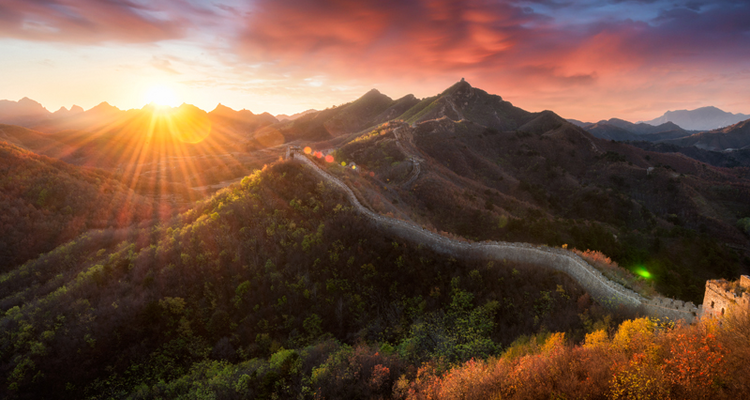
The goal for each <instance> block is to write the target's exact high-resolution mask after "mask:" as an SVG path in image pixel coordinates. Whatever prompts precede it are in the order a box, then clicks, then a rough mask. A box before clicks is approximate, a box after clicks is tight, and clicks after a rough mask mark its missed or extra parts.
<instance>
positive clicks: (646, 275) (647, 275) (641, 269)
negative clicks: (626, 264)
mask: <svg viewBox="0 0 750 400" xmlns="http://www.w3.org/2000/svg"><path fill="white" fill-rule="evenodd" d="M633 271H634V272H635V273H636V274H638V275H640V276H641V277H643V278H645V279H651V273H650V272H648V270H646V268H644V267H642V266H638V267H635V269H634V270H633Z"/></svg>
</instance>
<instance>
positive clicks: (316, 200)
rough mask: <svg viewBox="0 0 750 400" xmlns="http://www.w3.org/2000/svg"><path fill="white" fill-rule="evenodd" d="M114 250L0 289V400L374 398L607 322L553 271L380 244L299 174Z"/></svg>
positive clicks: (59, 257)
mask: <svg viewBox="0 0 750 400" xmlns="http://www.w3.org/2000/svg"><path fill="white" fill-rule="evenodd" d="M117 239H122V238H120V237H118V236H117V235H114V234H113V233H112V232H108V231H102V232H99V233H95V234H91V235H87V236H84V237H82V238H80V239H78V240H76V241H75V242H71V243H70V244H68V245H66V246H61V247H58V248H57V249H55V251H53V252H51V253H48V254H46V255H44V256H42V257H40V258H38V259H36V260H33V261H30V262H28V263H26V264H25V265H24V266H23V267H21V268H18V269H15V270H13V271H12V272H9V273H6V274H5V275H3V276H2V277H0V309H1V310H2V312H4V317H3V318H2V320H0V325H2V327H3V328H2V337H1V341H0V362H1V363H2V364H0V370H2V371H5V372H3V376H2V379H3V382H4V385H5V387H4V389H3V396H5V397H18V398H38V397H56V398H61V397H68V398H81V397H94V398H98V397H102V396H104V395H105V394H106V395H107V396H114V397H125V396H127V395H128V394H129V393H130V394H133V396H136V397H137V396H143V397H160V396H167V397H172V394H174V395H177V394H180V393H194V394H195V393H202V392H201V390H203V389H201V387H203V386H204V385H203V384H201V383H196V384H195V385H193V383H191V382H192V381H195V380H201V379H204V378H206V379H216V380H217V381H216V382H217V383H218V382H219V381H220V380H222V379H238V382H241V383H237V382H232V386H231V390H234V391H235V392H236V393H255V394H258V393H268V394H269V396H270V394H271V393H275V394H276V395H278V396H281V397H291V396H292V395H291V394H292V393H300V391H301V392H303V393H308V392H305V391H304V390H307V389H304V390H303V388H304V387H308V388H310V390H311V391H312V392H309V393H310V395H311V396H312V394H314V393H316V392H318V390H322V392H321V393H324V394H325V393H328V395H327V396H329V397H338V396H339V395H338V394H336V393H355V394H352V395H356V393H381V394H382V393H385V392H383V391H384V390H385V391H386V392H387V391H390V390H391V389H390V388H391V386H390V385H392V383H393V382H394V381H395V380H396V379H397V378H398V377H399V376H400V375H401V374H402V373H404V371H408V370H412V369H411V368H413V367H411V366H418V365H420V364H421V363H422V362H427V361H429V360H433V361H435V362H438V361H439V360H442V361H440V362H441V363H443V364H444V365H446V366H447V365H450V363H453V362H462V361H466V360H469V359H471V358H485V357H488V356H491V355H496V354H499V353H498V352H499V351H500V350H501V349H502V348H503V346H507V345H509V344H510V342H512V341H513V339H514V338H516V337H517V336H519V335H523V334H526V335H529V334H533V333H535V332H539V331H540V330H546V331H565V332H569V334H570V335H571V336H572V337H575V336H578V337H583V335H584V334H585V332H586V324H590V323H592V322H591V321H596V320H598V319H605V315H606V313H605V312H604V311H603V310H602V309H601V308H600V307H598V306H596V305H594V304H592V303H591V301H590V300H588V295H586V294H585V293H584V292H583V291H582V290H581V289H580V288H579V287H578V286H577V285H576V284H574V283H573V282H572V281H571V280H570V279H569V278H568V277H567V276H565V275H562V274H549V273H548V272H547V271H544V270H540V269H538V268H534V267H532V266H528V265H513V264H507V265H494V264H492V263H488V262H486V261H472V262H459V261H457V260H454V259H451V258H446V257H442V256H439V255H437V254H435V253H433V252H431V251H428V250H426V249H423V248H420V247H419V246H413V245H409V244H406V243H404V242H403V241H401V240H397V239H394V238H391V237H383V236H382V234H381V233H378V232H375V231H374V228H373V227H370V226H369V225H368V224H367V223H366V222H365V221H363V220H361V217H360V216H359V215H358V214H357V213H356V212H354V211H353V210H351V209H350V207H348V206H346V201H345V199H344V197H343V196H342V195H341V193H339V192H338V191H335V190H333V189H330V188H327V187H326V186H325V185H323V184H322V183H320V182H319V181H317V180H316V179H315V178H314V175H312V173H311V172H309V171H308V170H306V169H305V168H304V167H302V166H300V165H298V164H290V163H282V164H277V165H275V166H273V167H271V168H268V169H266V170H265V171H262V172H261V171H258V172H257V173H255V174H254V175H252V176H249V177H247V178H245V179H244V180H243V181H242V183H241V184H237V185H234V186H232V187H230V188H228V189H225V190H223V191H221V192H219V193H218V194H217V195H215V196H214V197H212V198H211V199H210V200H208V201H206V202H201V203H199V204H198V205H197V206H196V207H195V208H194V209H193V210H191V211H189V212H187V213H185V214H182V215H180V216H179V218H176V219H175V220H174V221H172V222H170V223H165V224H163V225H159V226H156V227H153V228H144V229H141V230H140V231H138V232H134V233H133V234H132V235H131V236H130V237H127V238H125V240H124V241H119V240H117ZM580 315H584V316H585V317H583V318H582V317H581V316H580ZM607 318H611V317H607ZM378 365H380V367H377V366H378ZM376 367H377V368H376ZM356 371H363V372H361V373H359V372H356ZM305 374H309V375H308V378H304V379H307V380H303V377H304V376H305ZM342 374H343V375H342ZM244 375H247V377H243V376H244ZM160 382H161V383H160ZM196 385H197V386H196ZM223 385H224V384H223V383H222V384H221V385H220V386H221V387H222V388H227V387H225V386H223ZM352 385H353V387H354V388H353V389H352V388H350V387H351V386H352ZM358 385H359V386H358ZM362 385H365V386H367V387H366V388H365V387H363V386H362ZM368 385H369V386H368ZM209 386H210V385H209ZM336 388H338V389H336ZM206 390H208V389H206ZM222 390H224V389H222ZM328 390H330V391H328ZM351 390H355V392H351ZM356 391H361V392H356ZM195 395H196V396H197V394H195ZM237 396H239V394H237ZM295 396H296V395H295Z"/></svg>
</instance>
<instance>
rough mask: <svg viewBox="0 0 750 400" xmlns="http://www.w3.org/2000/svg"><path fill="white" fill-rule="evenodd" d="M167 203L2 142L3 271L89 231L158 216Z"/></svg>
mask: <svg viewBox="0 0 750 400" xmlns="http://www.w3.org/2000/svg"><path fill="white" fill-rule="evenodd" d="M164 206H168V205H167V204H162V205H161V206H160V205H158V204H154V202H153V201H152V200H150V199H146V198H143V197H141V196H139V195H136V194H135V193H133V192H132V191H131V190H129V189H128V188H127V187H126V186H124V185H123V184H122V183H121V182H120V181H118V180H117V179H115V178H114V177H113V176H112V175H111V174H109V173H106V172H104V171H101V170H95V169H90V168H79V167H75V166H72V165H68V164H66V163H64V162H62V161H58V160H53V159H50V158H48V157H45V156H38V155H36V154H34V153H31V152H28V151H25V150H23V149H21V148H19V147H16V146H13V145H11V144H8V143H4V142H0V209H2V210H4V211H3V212H2V213H0V231H2V232H3V234H2V235H0V272H7V271H10V270H11V269H13V267H15V266H17V265H20V264H22V263H24V262H25V261H27V260H29V259H32V258H35V257H36V256H38V255H39V254H42V253H45V252H48V251H51V250H53V249H54V248H56V247H57V246H59V245H61V244H63V243H66V242H68V241H70V240H72V239H74V238H76V237H77V236H78V235H80V234H81V233H84V232H86V231H87V230H89V229H104V228H109V229H117V228H124V227H127V226H130V225H131V224H134V223H137V222H140V221H144V220H148V219H151V218H154V217H156V215H157V212H161V213H165V214H166V215H167V216H168V215H169V213H170V210H169V209H161V208H163V207H164Z"/></svg>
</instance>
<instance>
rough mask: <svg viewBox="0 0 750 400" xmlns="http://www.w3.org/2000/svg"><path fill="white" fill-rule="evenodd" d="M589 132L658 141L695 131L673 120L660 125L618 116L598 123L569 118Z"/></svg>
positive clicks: (608, 137) (612, 137)
mask: <svg viewBox="0 0 750 400" xmlns="http://www.w3.org/2000/svg"><path fill="white" fill-rule="evenodd" d="M568 122H571V123H573V124H574V125H577V126H579V127H581V128H583V129H585V130H586V131H587V132H588V133H590V134H592V135H594V136H596V137H598V138H600V139H608V140H616V141H620V142H623V141H634V140H646V141H650V142H658V141H661V140H666V139H675V138H681V137H685V136H690V135H691V134H692V133H693V132H689V131H686V130H684V129H682V128H680V127H679V126H677V125H675V124H674V123H672V122H665V123H663V124H660V125H658V126H653V125H649V124H645V123H642V122H641V123H638V124H634V123H632V122H628V121H625V120H622V119H618V118H610V119H609V120H602V121H599V122H597V123H591V122H581V121H577V120H568Z"/></svg>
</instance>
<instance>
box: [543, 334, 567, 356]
mask: <svg viewBox="0 0 750 400" xmlns="http://www.w3.org/2000/svg"><path fill="white" fill-rule="evenodd" d="M564 347H565V332H556V333H553V334H551V335H550V337H549V338H547V341H546V342H544V345H542V353H544V354H552V353H557V352H559V351H560V350H562V349H563V348H564Z"/></svg>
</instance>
